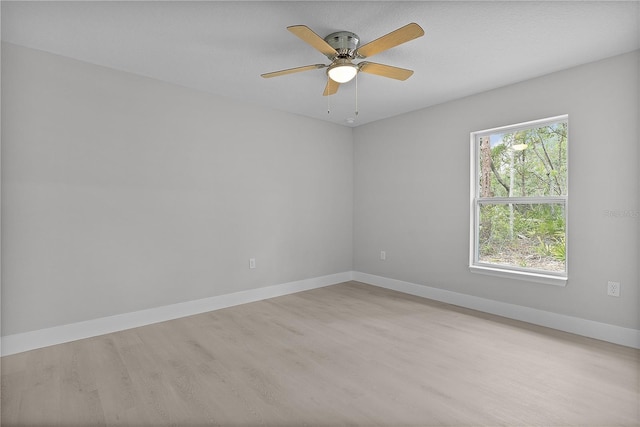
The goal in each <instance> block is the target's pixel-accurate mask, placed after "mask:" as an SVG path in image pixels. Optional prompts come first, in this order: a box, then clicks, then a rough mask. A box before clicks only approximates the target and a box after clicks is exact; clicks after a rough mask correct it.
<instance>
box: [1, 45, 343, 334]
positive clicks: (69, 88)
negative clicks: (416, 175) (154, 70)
mask: <svg viewBox="0 0 640 427" xmlns="http://www.w3.org/2000/svg"><path fill="white" fill-rule="evenodd" d="M352 180H353V144H352V130H351V129H349V128H345V127H341V126H336V125H331V124H327V123H323V122H318V121H316V120H311V119H307V118H303V117H300V116H295V115H290V114H284V113H279V112H276V111H271V110H266V109H259V108H254V107H252V106H249V105H245V104H240V103H236V102H231V101H228V100H224V99H220V98H217V97H214V96H210V95H207V94H204V93H199V92H196V91H191V90H188V89H185V88H182V87H178V86H174V85H169V84H165V83H162V82H159V81H156V80H152V79H148V78H144V77H139V76H135V75H132V74H128V73H123V72H119V71H115V70H112V69H107V68H103V67H98V66H94V65H90V64H87V63H83V62H78V61H74V60H70V59H67V58H63V57H60V56H56V55H51V54H48V53H44V52H39V51H35V50H31V49H26V48H22V47H18V46H15V45H10V44H3V46H2V234H3V235H2V267H3V268H2V334H3V335H9V334H15V333H20V332H26V331H31V330H37V329H41V328H45V327H51V326H57V325H62V324H66V323H71V322H78V321H82V320H88V319H93V318H99V317H103V316H109V315H113V314H119V313H125V312H130V311H136V310H141V309H145V308H151V307H157V306H162V305H167V304H172V303H177V302H182V301H188V300H194V299H199V298H204V297H209V296H215V295H221V294H226V293H230V292H235V291H240V290H246V289H252V288H258V287H262V286H267V285H273V284H280V283H286V282H290V281H295V280H301V279H306V278H312V277H318V276H323V275H328V274H333V273H338V272H345V271H350V270H351V268H352V235H353V233H352V219H353V214H352V206H353V195H352V191H353V183H352ZM250 257H255V258H256V260H257V268H256V269H255V270H249V268H248V260H249V258H250Z"/></svg>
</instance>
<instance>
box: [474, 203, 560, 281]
mask: <svg viewBox="0 0 640 427" xmlns="http://www.w3.org/2000/svg"><path fill="white" fill-rule="evenodd" d="M565 242H566V235H565V209H564V205H563V204H561V203H548V204H547V203H541V204H524V203H522V204H516V203H513V204H484V203H483V204H481V205H480V213H479V229H478V261H479V262H481V263H488V264H494V265H501V266H510V267H516V268H519V269H532V270H542V271H547V272H557V273H564V272H565V271H566V261H565V254H566V246H565Z"/></svg>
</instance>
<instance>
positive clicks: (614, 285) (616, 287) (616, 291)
mask: <svg viewBox="0 0 640 427" xmlns="http://www.w3.org/2000/svg"><path fill="white" fill-rule="evenodd" d="M607 295H609V296H612V297H619V296H620V282H607Z"/></svg>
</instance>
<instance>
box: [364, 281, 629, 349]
mask: <svg viewBox="0 0 640 427" xmlns="http://www.w3.org/2000/svg"><path fill="white" fill-rule="evenodd" d="M352 277H353V279H352V280H356V281H358V282H362V283H366V284H369V285H374V286H379V287H382V288H387V289H392V290H394V291H399V292H403V293H406V294H410V295H416V296H420V297H423V298H429V299H432V300H436V301H441V302H445V303H448V304H453V305H457V306H460V307H465V308H470V309H473V310H478V311H482V312H485V313H490V314H495V315H498V316H503V317H507V318H510V319H515V320H521V321H524V322H527V323H532V324H534V325H539V326H546V327H548V328H553V329H557V330H560V331H564V332H570V333H573V334H577V335H582V336H585V337H589V338H595V339H598V340H602V341H608V342H611V343H614V344H620V345H624V346H627V347H633V348H640V330H638V329H631V328H625V327H622V326H615V325H610V324H607V323H601V322H595V321H593V320H587V319H581V318H578V317H572V316H566V315H563V314H557V313H552V312H549V311H544V310H538V309H535V308H530V307H524V306H520V305H516V304H509V303H504V302H500V301H494V300H490V299H486V298H480V297H476V296H472V295H466V294H461V293H458V292H452V291H447V290H444V289H438V288H432V287H429V286H423V285H417V284H415V283H409V282H403V281H401V280H395V279H389V278H386V277H381V276H375V275H373V274H367V273H360V272H358V271H354V272H353V276H352Z"/></svg>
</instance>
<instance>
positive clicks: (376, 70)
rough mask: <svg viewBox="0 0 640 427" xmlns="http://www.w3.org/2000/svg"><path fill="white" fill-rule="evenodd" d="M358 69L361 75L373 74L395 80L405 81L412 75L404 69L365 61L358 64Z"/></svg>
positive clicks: (411, 72) (410, 71)
mask: <svg viewBox="0 0 640 427" xmlns="http://www.w3.org/2000/svg"><path fill="white" fill-rule="evenodd" d="M358 68H360V71H362V72H363V73H369V74H375V75H378V76H382V77H389V78H391V79H396V80H407V79H408V78H409V77H411V75H412V74H413V71H412V70H407V69H406V68H398V67H392V66H391V65H384V64H376V63H375V62H366V61H365V62H361V63H360V64H358Z"/></svg>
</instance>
